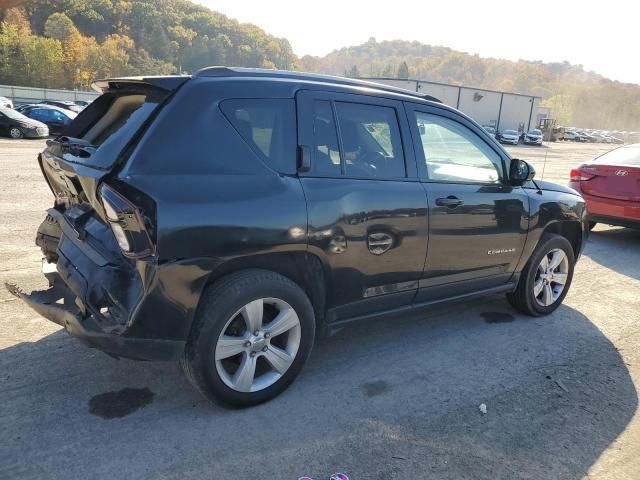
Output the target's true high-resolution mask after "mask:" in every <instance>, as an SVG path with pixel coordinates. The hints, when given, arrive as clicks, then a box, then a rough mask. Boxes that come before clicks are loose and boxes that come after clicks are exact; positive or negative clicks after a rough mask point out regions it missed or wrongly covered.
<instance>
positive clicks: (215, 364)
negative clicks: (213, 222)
mask: <svg viewBox="0 0 640 480" xmlns="http://www.w3.org/2000/svg"><path fill="white" fill-rule="evenodd" d="M263 320H264V322H263ZM278 321H280V323H279V324H278V323H277V322H278ZM314 337H315V317H314V313H313V307H312V305H311V302H310V301H309V298H308V297H307V295H306V294H305V293H304V291H303V290H302V289H301V288H300V287H299V286H298V285H296V284H295V283H294V282H292V281H291V280H289V279H288V278H286V277H283V276H282V275H280V274H277V273H275V272H271V271H267V270H257V269H255V270H243V271H240V272H236V273H233V274H230V275H228V276H226V277H223V278H222V279H220V280H218V281H217V282H215V283H214V284H213V285H211V286H210V287H208V288H207V289H206V290H205V291H204V292H203V294H202V298H201V300H200V305H199V306H198V311H197V313H196V317H195V319H194V324H193V326H192V329H191V334H190V337H189V340H188V341H187V345H186V348H185V351H184V355H183V358H182V359H181V362H180V363H181V365H182V368H183V370H184V372H185V375H186V376H187V378H188V379H189V381H190V382H191V383H192V384H193V385H194V386H195V387H196V388H197V389H198V390H199V391H200V393H202V395H204V397H205V398H207V399H209V400H211V401H213V402H216V403H221V404H224V405H230V406H238V407H246V406H250V405H256V404H259V403H262V402H265V401H267V400H270V399H272V398H273V397H275V396H276V395H278V394H280V393H281V392H282V391H283V390H285V389H286V388H287V387H288V386H289V385H290V384H291V383H292V382H293V380H294V379H295V378H296V376H297V375H298V373H299V372H300V370H301V369H302V367H303V365H304V363H305V361H306V360H307V358H308V356H309V353H310V352H311V349H312V347H313V341H314ZM247 372H248V373H247Z"/></svg>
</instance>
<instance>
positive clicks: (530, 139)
mask: <svg viewBox="0 0 640 480" xmlns="http://www.w3.org/2000/svg"><path fill="white" fill-rule="evenodd" d="M542 137H543V135H542V131H540V130H538V129H535V128H534V129H533V130H529V131H528V132H527V133H526V134H525V136H524V143H525V145H542Z"/></svg>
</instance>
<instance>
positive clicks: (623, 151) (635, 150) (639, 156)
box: [595, 145, 640, 166]
mask: <svg viewBox="0 0 640 480" xmlns="http://www.w3.org/2000/svg"><path fill="white" fill-rule="evenodd" d="M595 162H596V163H605V164H610V165H638V166H640V146H635V145H633V146H629V147H620V148H616V149H615V150H611V151H610V152H607V153H605V154H604V155H601V156H600V157H598V158H596V159H595Z"/></svg>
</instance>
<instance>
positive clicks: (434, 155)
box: [415, 112, 502, 183]
mask: <svg viewBox="0 0 640 480" xmlns="http://www.w3.org/2000/svg"><path fill="white" fill-rule="evenodd" d="M415 119H416V122H417V125H418V132H419V133H420V140H421V143H422V148H423V150H424V158H425V161H426V167H427V168H426V170H427V175H428V178H429V180H434V181H443V182H461V183H500V180H501V178H502V174H501V172H502V160H501V158H500V156H499V155H498V154H497V153H496V152H495V151H493V150H492V149H491V148H490V147H489V146H488V145H487V144H486V143H485V142H484V141H483V140H482V139H481V138H479V137H478V136H477V135H476V134H475V133H473V132H472V131H471V130H469V129H468V128H466V127H465V126H463V125H461V124H460V123H458V122H456V121H454V120H451V119H449V118H445V117H441V116H438V115H431V114H428V113H422V112H415Z"/></svg>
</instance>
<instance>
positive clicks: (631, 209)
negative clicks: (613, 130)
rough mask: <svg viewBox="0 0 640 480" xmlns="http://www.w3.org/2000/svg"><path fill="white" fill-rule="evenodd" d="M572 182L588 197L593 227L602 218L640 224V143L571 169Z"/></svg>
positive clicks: (628, 224) (613, 151)
mask: <svg viewBox="0 0 640 480" xmlns="http://www.w3.org/2000/svg"><path fill="white" fill-rule="evenodd" d="M569 186H570V187H572V188H574V189H575V190H577V191H578V192H580V193H581V194H582V196H583V197H584V199H585V200H586V202H587V211H588V212H589V226H590V227H591V228H593V226H594V225H595V224H596V223H598V222H601V223H606V224H608V225H620V226H623V227H630V228H640V143H636V144H634V145H626V146H624V147H620V148H616V149H614V150H611V151H609V152H607V153H605V154H603V155H600V156H599V157H596V158H594V159H593V160H591V161H590V162H587V163H583V164H582V165H580V166H579V167H578V168H575V169H573V170H571V181H570V182H569Z"/></svg>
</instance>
